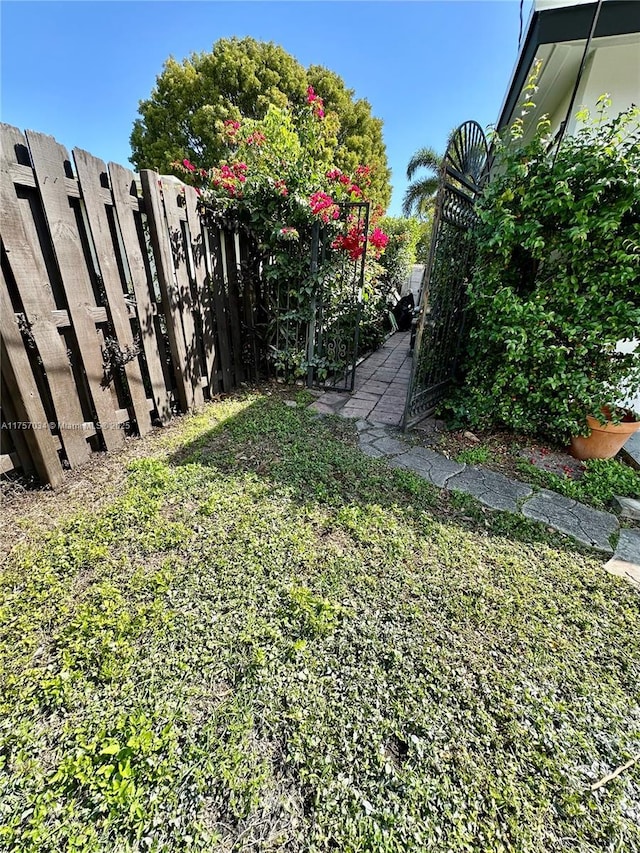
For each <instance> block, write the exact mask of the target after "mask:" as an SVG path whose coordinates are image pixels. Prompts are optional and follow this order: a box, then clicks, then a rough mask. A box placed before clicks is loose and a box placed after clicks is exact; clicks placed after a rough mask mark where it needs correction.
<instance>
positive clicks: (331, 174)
mask: <svg viewBox="0 0 640 853" xmlns="http://www.w3.org/2000/svg"><path fill="white" fill-rule="evenodd" d="M341 175H342V172H341V171H340V169H329V171H328V172H327V173H326V175H325V177H326V178H327V180H329V181H338V180H340V176H341Z"/></svg>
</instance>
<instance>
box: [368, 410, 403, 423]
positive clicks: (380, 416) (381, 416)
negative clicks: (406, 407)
mask: <svg viewBox="0 0 640 853" xmlns="http://www.w3.org/2000/svg"><path fill="white" fill-rule="evenodd" d="M369 420H370V421H371V422H372V423H374V424H390V425H393V426H398V425H399V423H400V420H401V415H396V414H393V413H392V412H371V414H370V415H369Z"/></svg>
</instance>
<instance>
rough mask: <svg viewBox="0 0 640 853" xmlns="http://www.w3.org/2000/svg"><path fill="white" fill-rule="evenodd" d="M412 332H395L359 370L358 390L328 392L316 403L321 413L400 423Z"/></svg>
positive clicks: (408, 375) (408, 373) (390, 423)
mask: <svg viewBox="0 0 640 853" xmlns="http://www.w3.org/2000/svg"><path fill="white" fill-rule="evenodd" d="M410 338H411V333H410V332H396V333H395V335H391V337H390V338H389V339H388V340H387V341H386V342H385V343H384V344H383V345H382V346H381V347H380V349H378V350H376V351H375V352H374V353H373V354H372V355H370V356H369V357H368V358H367V359H365V361H363V362H362V364H360V365H359V366H358V367H357V369H356V382H355V389H354V392H353V393H352V394H349V393H347V392H337V391H326V392H325V393H324V394H323V395H322V396H321V397H319V398H318V400H317V401H316V402H315V403H313V405H312V408H313V409H315V410H316V411H317V412H320V413H321V414H331V415H335V414H340V415H342V416H343V417H345V418H366V419H367V420H369V421H371V423H375V424H385V425H388V426H400V423H401V421H402V415H403V413H404V403H405V400H406V398H407V390H408V388H409V379H410V377H411V353H410V352H409V341H410Z"/></svg>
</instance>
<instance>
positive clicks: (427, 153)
mask: <svg viewBox="0 0 640 853" xmlns="http://www.w3.org/2000/svg"><path fill="white" fill-rule="evenodd" d="M441 162H442V156H441V155H440V154H438V152H437V151H435V150H434V149H433V148H429V147H426V146H425V147H424V148H419V149H418V150H417V151H416V153H415V154H414V155H413V157H412V158H411V159H410V160H409V163H408V165H407V180H409V181H411V183H410V184H409V186H408V187H407V189H406V192H405V194H404V199H403V201H402V212H403V214H404V215H405V216H412V215H415V216H417V217H419V218H420V219H431V217H432V211H433V203H434V200H435V194H436V192H437V190H438V181H439V174H438V173H439V169H440V164H441ZM421 169H424V170H426V171H427V173H428V174H426V175H424V176H421V177H418V178H416V179H415V180H414V176H415V174H416V172H418V171H419V170H421Z"/></svg>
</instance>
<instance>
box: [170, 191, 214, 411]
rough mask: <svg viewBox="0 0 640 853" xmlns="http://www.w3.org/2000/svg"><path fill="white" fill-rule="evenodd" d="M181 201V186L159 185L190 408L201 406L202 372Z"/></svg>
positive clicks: (175, 319)
mask: <svg viewBox="0 0 640 853" xmlns="http://www.w3.org/2000/svg"><path fill="white" fill-rule="evenodd" d="M179 198H180V199H183V198H184V197H183V196H182V184H180V185H177V184H175V183H173V182H171V181H167V180H165V181H162V199H163V202H164V210H165V215H166V218H167V227H168V229H169V242H170V244H171V249H172V253H173V272H174V280H175V283H176V290H175V292H174V293H175V297H174V298H175V307H174V312H175V313H173V316H174V322H175V323H176V324H178V325H180V326H181V328H182V335H183V337H184V347H185V350H184V351H185V361H184V374H185V382H186V383H188V385H189V394H190V398H189V399H190V400H192V402H191V403H190V404H189V407H191V406H201V405H202V404H203V402H204V397H203V395H202V368H201V366H200V354H199V352H198V342H197V340H196V327H195V321H194V318H193V308H194V302H193V297H192V294H191V282H190V280H189V269H188V266H187V252H188V247H187V245H186V242H185V239H184V232H183V230H182V229H183V222H186V211H185V209H184V208H183V207H179V205H178V199H179Z"/></svg>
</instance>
